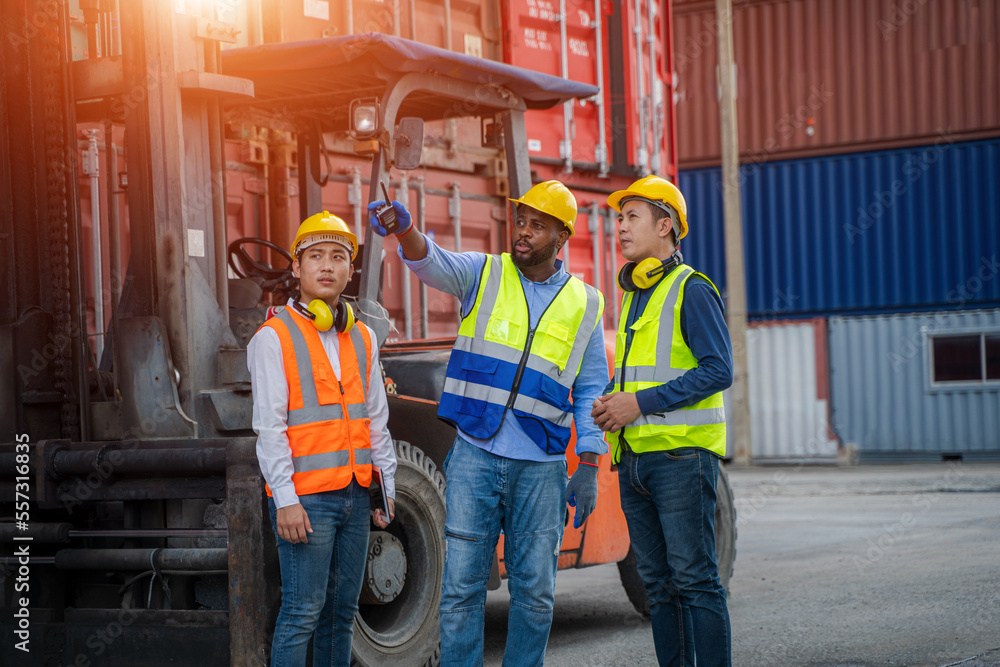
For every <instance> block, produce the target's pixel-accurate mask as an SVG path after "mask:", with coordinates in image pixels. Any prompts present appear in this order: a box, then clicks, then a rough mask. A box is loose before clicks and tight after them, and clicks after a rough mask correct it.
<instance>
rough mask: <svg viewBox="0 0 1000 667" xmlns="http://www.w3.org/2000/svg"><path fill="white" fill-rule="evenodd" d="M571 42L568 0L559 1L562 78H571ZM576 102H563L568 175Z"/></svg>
mask: <svg viewBox="0 0 1000 667" xmlns="http://www.w3.org/2000/svg"><path fill="white" fill-rule="evenodd" d="M568 51H569V40H568V39H567V37H566V0H559V53H560V56H559V60H560V64H561V68H562V78H564V79H568V78H569V53H568ZM574 104H575V100H573V99H569V100H566V101H565V102H563V140H562V141H561V142H560V143H559V157H561V158H562V160H563V168H564V169H565V170H566V173H567V174H570V173H573V138H572V136H571V135H570V124H571V123H572V122H573V105H574Z"/></svg>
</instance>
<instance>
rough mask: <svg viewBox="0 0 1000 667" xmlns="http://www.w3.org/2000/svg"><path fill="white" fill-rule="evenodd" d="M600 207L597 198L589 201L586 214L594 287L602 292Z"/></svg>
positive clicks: (602, 269) (602, 267)
mask: <svg viewBox="0 0 1000 667" xmlns="http://www.w3.org/2000/svg"><path fill="white" fill-rule="evenodd" d="M602 226H603V225H601V209H600V207H598V205H597V200H596V199H595V200H594V201H592V202H590V213H589V215H588V216H587V229H588V230H589V231H590V240H591V250H592V252H593V254H594V287H596V288H597V291H598V292H601V293H603V292H604V290H603V289H601V285H602V284H603V283H604V280H603V278H604V276H602V275H601V274H602V273H604V265H603V264H601V227H602Z"/></svg>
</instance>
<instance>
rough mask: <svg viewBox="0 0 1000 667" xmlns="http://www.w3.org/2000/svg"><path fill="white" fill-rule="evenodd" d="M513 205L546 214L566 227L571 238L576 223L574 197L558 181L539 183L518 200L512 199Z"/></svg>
mask: <svg viewBox="0 0 1000 667" xmlns="http://www.w3.org/2000/svg"><path fill="white" fill-rule="evenodd" d="M511 201H512V202H514V203H515V204H524V205H525V206H530V207H531V208H533V209H535V210H538V211H541V212H542V213H548V214H549V215H551V216H552V217H553V218H555V219H556V220H558V221H559V222H561V223H563V224H564V225H566V228H567V229H569V235H570V236H573V223H575V222H576V197H574V196H573V193H572V192H570V191H569V188H567V187H566V186H565V185H563V184H562V183H560V182H559V181H545V182H544V183H539V184H538V185H536V186H534V187H533V188H531V189H530V190H528V191H527V192H525V193H524V196H523V197H521V198H520V199H513V198H511Z"/></svg>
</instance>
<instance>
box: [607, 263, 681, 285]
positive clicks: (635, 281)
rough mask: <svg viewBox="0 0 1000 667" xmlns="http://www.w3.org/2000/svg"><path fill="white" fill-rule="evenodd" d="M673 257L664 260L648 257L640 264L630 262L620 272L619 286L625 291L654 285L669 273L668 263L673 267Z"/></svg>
mask: <svg viewBox="0 0 1000 667" xmlns="http://www.w3.org/2000/svg"><path fill="white" fill-rule="evenodd" d="M671 259H673V258H671ZM671 259H668V260H666V261H664V260H659V259H657V258H655V257H647V258H646V259H644V260H642V261H641V262H639V263H638V264H636V263H635V262H628V263H627V264H625V266H623V267H622V268H621V271H619V272H618V286H619V287H621V288H622V291H625V292H634V291H636V290H637V289H646V288H649V287H652V286H653V285H655V284H656V283H658V282H660V280H661V279H662V278H663V276H665V275H666V274H667V264H671V267H670V268H673V264H674V263H673V262H671Z"/></svg>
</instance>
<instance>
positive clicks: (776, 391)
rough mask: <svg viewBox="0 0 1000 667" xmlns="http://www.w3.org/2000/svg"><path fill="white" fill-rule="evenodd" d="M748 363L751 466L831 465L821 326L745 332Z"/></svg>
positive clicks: (811, 324) (811, 322)
mask: <svg viewBox="0 0 1000 667" xmlns="http://www.w3.org/2000/svg"><path fill="white" fill-rule="evenodd" d="M747 360H748V363H749V367H748V375H749V379H750V385H749V388H748V390H749V397H750V423H751V429H752V433H753V459H754V461H757V462H772V463H775V462H782V461H809V462H816V463H819V462H832V461H835V460H836V458H837V441H836V439H835V437H834V435H833V433H832V432H831V430H830V416H829V403H828V394H829V388H828V382H827V363H826V321H825V320H824V319H821V318H820V319H816V320H809V321H805V322H801V321H800V322H782V323H780V324H778V323H776V324H770V325H767V326H752V327H750V328H749V329H748V330H747ZM726 398H727V399H728V394H727V396H726ZM726 407H727V409H728V408H729V407H730V402H729V401H728V400H727V403H726ZM730 452H732V447H730Z"/></svg>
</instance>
